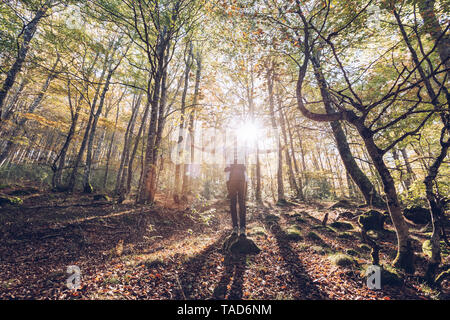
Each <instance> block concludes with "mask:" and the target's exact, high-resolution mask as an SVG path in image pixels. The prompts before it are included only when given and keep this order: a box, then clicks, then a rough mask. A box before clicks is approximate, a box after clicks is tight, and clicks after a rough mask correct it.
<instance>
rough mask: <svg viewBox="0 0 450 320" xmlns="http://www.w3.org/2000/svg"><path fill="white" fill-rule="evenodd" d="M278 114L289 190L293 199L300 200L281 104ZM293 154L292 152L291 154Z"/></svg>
mask: <svg viewBox="0 0 450 320" xmlns="http://www.w3.org/2000/svg"><path fill="white" fill-rule="evenodd" d="M278 112H279V114H280V117H279V119H280V126H281V132H282V134H283V139H284V153H285V157H286V163H287V165H288V174H289V183H290V186H291V189H292V190H293V191H294V192H295V197H296V198H298V199H302V198H303V195H302V193H301V191H300V189H299V187H298V185H297V180H296V179H295V174H294V169H293V167H292V159H291V155H290V154H289V147H288V143H289V142H288V137H287V133H286V124H285V121H284V114H283V108H282V105H281V103H280V104H279V106H278ZM293 153H294V152H293V151H292V154H293Z"/></svg>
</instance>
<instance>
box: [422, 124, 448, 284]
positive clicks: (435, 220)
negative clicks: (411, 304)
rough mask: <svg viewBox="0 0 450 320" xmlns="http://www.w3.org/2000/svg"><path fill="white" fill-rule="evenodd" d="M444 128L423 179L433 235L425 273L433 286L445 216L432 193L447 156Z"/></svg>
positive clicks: (442, 205) (438, 199)
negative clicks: (437, 151) (433, 157)
mask: <svg viewBox="0 0 450 320" xmlns="http://www.w3.org/2000/svg"><path fill="white" fill-rule="evenodd" d="M444 134H445V127H444V128H443V129H442V134H441V139H440V144H441V152H440V153H439V155H438V156H437V157H436V159H435V160H434V162H433V164H432V165H431V166H430V168H429V170H428V175H427V176H426V177H425V180H424V183H425V192H426V197H427V200H428V204H429V206H430V211H431V222H432V225H433V233H432V235H431V239H430V241H431V258H430V261H429V263H428V268H427V272H426V279H427V281H428V282H429V283H430V284H434V282H435V276H436V271H437V269H438V267H439V264H440V263H441V249H440V240H441V233H442V232H443V231H444V230H445V229H444V225H443V223H442V219H443V217H444V215H445V202H444V199H442V198H440V197H439V196H438V194H437V193H436V192H434V191H433V182H434V181H435V179H436V176H437V173H438V171H439V167H440V166H441V164H442V162H443V161H444V159H445V157H446V156H447V152H448V148H449V147H450V139H448V140H447V141H446V142H444V140H443V137H444Z"/></svg>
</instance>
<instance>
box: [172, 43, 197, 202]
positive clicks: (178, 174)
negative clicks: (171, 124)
mask: <svg viewBox="0 0 450 320" xmlns="http://www.w3.org/2000/svg"><path fill="white" fill-rule="evenodd" d="M188 46H189V51H188V54H187V58H186V60H185V64H186V66H185V69H184V87H183V93H182V95H181V107H180V112H181V114H180V125H179V128H178V130H179V133H178V145H177V157H178V162H177V163H176V165H175V192H174V196H173V198H174V201H175V202H178V201H179V200H180V195H181V194H182V193H183V191H182V181H181V179H182V177H183V178H186V172H185V170H186V169H185V167H186V163H184V161H183V162H182V163H181V161H182V160H181V159H183V160H184V159H185V158H186V157H185V148H184V147H183V143H184V139H185V132H184V128H185V122H186V121H185V113H186V95H187V91H188V88H189V73H190V72H191V67H192V58H193V56H192V43H189V44H188ZM182 171H183V174H182Z"/></svg>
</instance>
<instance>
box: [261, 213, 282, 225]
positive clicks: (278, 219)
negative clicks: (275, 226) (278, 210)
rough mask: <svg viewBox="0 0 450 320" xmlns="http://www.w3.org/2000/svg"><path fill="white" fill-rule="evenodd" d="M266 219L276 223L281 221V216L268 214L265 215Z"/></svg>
mask: <svg viewBox="0 0 450 320" xmlns="http://www.w3.org/2000/svg"><path fill="white" fill-rule="evenodd" d="M264 220H265V221H266V222H269V223H275V222H278V221H280V217H279V216H277V215H275V214H268V215H266V216H265V217H264Z"/></svg>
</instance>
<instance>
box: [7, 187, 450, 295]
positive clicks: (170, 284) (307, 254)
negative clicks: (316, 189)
mask: <svg viewBox="0 0 450 320" xmlns="http://www.w3.org/2000/svg"><path fill="white" fill-rule="evenodd" d="M1 192H2V193H5V194H7V193H9V194H11V193H14V188H11V189H4V190H1ZM25 193H28V194H26V195H23V196H21V198H22V199H23V204H22V205H20V206H8V207H3V208H0V228H1V230H0V240H1V241H0V299H283V300H286V299H352V300H353V299H387V300H389V299H450V285H449V283H448V282H446V281H444V283H443V286H442V289H441V290H440V291H437V290H434V289H431V288H429V287H428V286H426V285H425V284H424V281H423V280H422V279H423V271H424V270H423V267H424V266H425V261H426V260H425V257H424V255H423V254H422V252H421V242H423V240H425V239H427V238H428V236H427V235H425V234H424V233H423V232H420V228H419V227H417V226H411V231H412V237H413V240H414V246H415V249H416V252H417V256H418V259H417V263H416V264H417V266H418V268H417V271H416V273H415V275H404V274H401V273H399V274H398V275H399V277H400V278H399V279H400V280H399V281H389V282H388V283H385V284H382V288H381V289H380V290H370V289H368V287H367V285H366V278H365V276H364V271H363V270H364V267H365V266H367V265H369V264H370V253H369V252H367V250H366V249H367V248H366V247H364V246H363V245H362V243H361V240H360V236H359V227H358V226H357V223H356V220H355V217H357V215H358V213H361V209H357V208H352V209H330V208H329V207H330V205H331V203H308V204H306V203H290V204H288V205H285V206H276V205H270V204H268V203H266V204H265V205H264V206H256V205H254V204H252V203H249V204H248V228H247V229H248V237H249V238H250V239H252V240H253V241H254V242H255V243H256V244H257V246H258V247H259V248H260V249H261V252H260V253H259V254H257V255H240V256H232V255H230V254H224V252H222V244H223V242H224V240H225V239H226V237H227V236H228V235H229V234H230V231H231V228H230V217H229V213H228V212H229V211H228V202H227V201H225V200H221V201H218V200H212V201H208V202H206V201H203V202H201V201H196V202H194V203H193V204H191V205H190V206H186V205H185V206H176V205H173V204H172V205H168V204H167V203H166V205H165V206H164V207H162V206H158V205H157V206H155V207H148V206H137V205H134V204H131V203H128V204H127V203H124V204H120V205H118V204H114V203H113V202H112V201H108V200H97V201H95V200H93V196H92V195H83V194H72V195H66V194H61V193H52V192H39V191H38V190H34V191H31V192H25ZM161 201H163V200H161ZM161 201H160V203H161ZM327 212H328V213H329V219H328V221H329V225H328V227H326V228H324V227H321V220H322V219H323V217H324V215H325V213H327ZM342 212H349V213H350V214H349V213H347V214H345V216H346V218H339V222H346V223H341V224H339V223H338V224H331V223H332V222H333V221H334V219H336V217H337V215H338V214H339V213H342ZM341 216H342V215H341ZM349 224H351V225H349ZM343 229H345V230H343ZM386 229H387V231H386V232H384V233H383V234H382V236H380V238H379V240H378V243H379V245H380V246H381V254H380V258H381V262H382V264H383V265H385V266H386V268H388V264H389V262H390V261H392V259H393V258H394V256H395V244H396V237H395V233H394V232H393V231H392V230H393V229H392V226H391V225H387V227H386ZM339 253H343V254H347V256H350V257H352V258H353V259H354V260H349V259H348V257H347V260H345V259H344V260H345V261H344V263H340V265H341V266H338V265H337V264H336V262H335V261H337V260H336V259H337V257H339V255H336V254H339ZM445 259H446V260H445ZM444 260H445V261H444V262H445V263H446V265H447V266H448V265H449V264H450V261H449V258H448V255H445V256H444ZM348 261H350V262H348ZM345 262H347V263H345ZM69 265H76V266H78V267H79V268H80V270H81V276H82V278H81V288H80V289H78V290H76V291H73V290H69V289H68V288H67V286H66V279H67V278H68V276H69V274H67V273H66V269H67V267H68V266H69ZM392 271H394V272H397V271H395V270H392ZM394 280H396V279H394Z"/></svg>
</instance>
